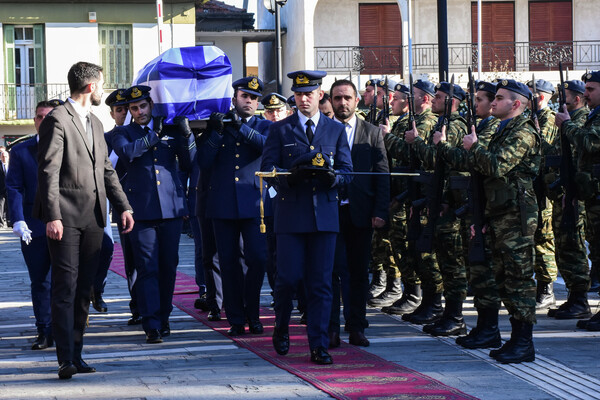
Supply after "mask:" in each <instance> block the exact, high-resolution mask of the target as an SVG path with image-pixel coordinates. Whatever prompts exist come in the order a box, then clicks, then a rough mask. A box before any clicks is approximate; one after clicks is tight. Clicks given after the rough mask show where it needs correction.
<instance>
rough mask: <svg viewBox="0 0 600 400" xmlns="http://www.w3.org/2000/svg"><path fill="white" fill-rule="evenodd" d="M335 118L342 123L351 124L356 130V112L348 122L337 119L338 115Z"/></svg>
mask: <svg viewBox="0 0 600 400" xmlns="http://www.w3.org/2000/svg"><path fill="white" fill-rule="evenodd" d="M333 119H334V120H336V121H337V122H339V123H340V124H348V125H350V127H351V128H352V130H353V131H354V130H355V129H356V120H357V118H356V114H352V118H350V120H349V121H348V122H342V121H340V120H339V119H337V117H333Z"/></svg>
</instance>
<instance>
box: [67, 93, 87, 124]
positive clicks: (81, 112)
mask: <svg viewBox="0 0 600 400" xmlns="http://www.w3.org/2000/svg"><path fill="white" fill-rule="evenodd" d="M67 101H68V102H69V103H71V104H72V105H73V108H74V109H75V112H76V113H77V115H79V118H83V119H86V118H87V116H88V114H89V113H90V111H91V108H90V109H87V110H86V109H85V108H83V107H82V106H81V104H79V103H78V102H76V101H75V100H73V99H72V98H70V97H69V98H67Z"/></svg>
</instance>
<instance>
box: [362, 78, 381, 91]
mask: <svg viewBox="0 0 600 400" xmlns="http://www.w3.org/2000/svg"><path fill="white" fill-rule="evenodd" d="M377 82H379V79H369V80H368V81H367V83H365V89H366V88H368V87H369V86H372V87H376V86H377Z"/></svg>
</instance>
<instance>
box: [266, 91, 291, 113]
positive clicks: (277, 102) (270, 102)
mask: <svg viewBox="0 0 600 400" xmlns="http://www.w3.org/2000/svg"><path fill="white" fill-rule="evenodd" d="M286 101H287V99H286V98H285V97H283V96H282V95H280V94H279V93H269V94H268V95H266V96H264V97H263V98H262V100H261V103H262V105H263V106H264V107H265V109H267V110H272V109H276V108H281V107H285V104H286Z"/></svg>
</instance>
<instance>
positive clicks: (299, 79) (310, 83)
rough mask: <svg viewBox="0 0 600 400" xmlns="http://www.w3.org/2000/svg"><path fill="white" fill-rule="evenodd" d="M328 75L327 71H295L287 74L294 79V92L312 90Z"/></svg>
mask: <svg viewBox="0 0 600 400" xmlns="http://www.w3.org/2000/svg"><path fill="white" fill-rule="evenodd" d="M326 75H327V72H325V71H307V70H303V71H294V72H290V73H289V74H287V76H288V78H291V79H292V92H312V91H313V90H315V89H317V88H318V87H319V86H320V85H321V82H322V81H323V77H325V76H326Z"/></svg>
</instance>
